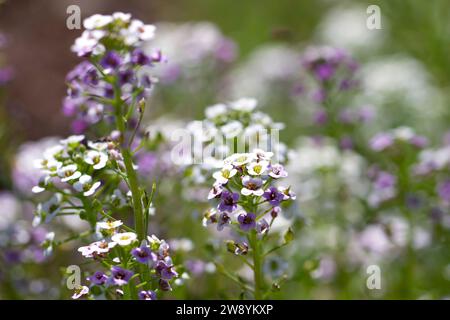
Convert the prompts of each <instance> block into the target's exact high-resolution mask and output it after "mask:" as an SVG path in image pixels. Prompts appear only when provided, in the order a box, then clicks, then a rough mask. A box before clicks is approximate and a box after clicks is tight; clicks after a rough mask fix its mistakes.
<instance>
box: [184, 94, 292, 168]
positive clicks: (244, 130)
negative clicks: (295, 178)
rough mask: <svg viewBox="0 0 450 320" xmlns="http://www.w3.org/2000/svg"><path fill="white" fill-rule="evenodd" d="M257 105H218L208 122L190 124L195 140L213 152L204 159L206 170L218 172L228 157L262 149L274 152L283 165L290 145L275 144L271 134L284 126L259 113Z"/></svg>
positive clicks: (253, 101) (211, 109)
mask: <svg viewBox="0 0 450 320" xmlns="http://www.w3.org/2000/svg"><path fill="white" fill-rule="evenodd" d="M257 104H258V103H257V100H256V99H253V98H241V99H238V100H236V101H232V102H229V103H219V104H215V105H212V106H209V107H208V108H206V110H205V116H206V119H205V120H204V121H192V122H191V123H189V124H188V126H187V128H188V130H189V131H190V132H191V134H192V136H193V139H194V140H195V141H200V142H202V146H203V147H205V148H206V147H209V148H210V149H211V155H210V156H209V154H207V155H206V158H203V162H202V163H203V165H204V166H203V167H204V168H209V169H211V168H215V167H216V168H217V166H218V165H220V164H221V162H222V161H223V159H224V158H225V157H227V156H229V155H231V154H233V153H236V152H242V151H248V150H249V149H253V148H258V147H259V148H261V149H265V150H267V151H271V152H273V154H274V155H275V156H276V157H277V159H278V160H279V161H280V162H284V161H285V157H286V145H284V144H283V143H281V142H278V141H271V134H272V133H273V132H274V131H277V130H281V129H283V128H284V125H283V124H282V123H278V122H274V121H273V120H272V118H271V117H270V116H269V115H267V114H265V113H263V112H261V111H256V108H257ZM274 142H275V143H274ZM252 143H253V145H252ZM213 155H214V156H213ZM220 157H221V158H220ZM218 158H219V159H218Z"/></svg>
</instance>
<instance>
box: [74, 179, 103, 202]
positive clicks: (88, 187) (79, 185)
mask: <svg viewBox="0 0 450 320" xmlns="http://www.w3.org/2000/svg"><path fill="white" fill-rule="evenodd" d="M100 184H101V183H100V182H99V181H97V182H95V183H94V184H93V183H92V177H91V176H88V175H86V174H85V175H82V176H81V177H80V178H79V179H78V181H77V182H75V184H74V185H73V187H74V188H75V190H76V191H78V192H83V195H84V196H86V197H89V196H91V195H93V194H94V193H95V191H96V190H97V189H98V188H99V187H100Z"/></svg>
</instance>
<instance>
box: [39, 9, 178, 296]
mask: <svg viewBox="0 0 450 320" xmlns="http://www.w3.org/2000/svg"><path fill="white" fill-rule="evenodd" d="M84 26H85V28H86V29H87V30H86V31H84V32H83V34H82V36H81V37H80V38H78V39H77V40H76V41H75V44H74V46H73V47H72V50H73V51H75V52H77V53H78V55H79V56H81V57H84V58H85V59H86V60H85V61H83V62H82V63H81V64H79V65H78V66H77V67H76V68H75V69H74V70H73V71H72V72H70V73H69V75H68V77H67V80H68V86H69V90H68V96H67V98H66V99H65V101H64V110H65V112H66V114H69V115H76V116H77V119H78V121H81V122H82V123H83V126H82V127H83V129H84V128H85V125H92V124H96V123H98V124H101V125H102V126H103V128H99V129H98V128H96V129H98V130H96V131H97V132H109V133H108V134H107V135H106V136H104V137H102V138H101V139H98V140H94V141H92V140H88V139H87V138H86V137H85V136H84V135H73V136H70V137H68V138H67V139H63V140H61V141H60V144H58V145H56V146H54V147H51V148H49V149H47V150H46V151H45V152H44V158H43V159H41V160H39V161H37V166H38V167H39V168H40V169H41V171H42V173H43V175H42V177H41V179H40V182H39V184H38V185H36V186H35V187H34V188H33V192H35V193H42V192H46V193H50V194H51V197H50V199H49V200H47V201H45V202H42V203H39V204H38V205H37V209H36V218H35V221H34V223H35V224H36V225H37V224H39V223H49V222H50V221H51V220H52V219H54V218H56V217H59V216H63V215H78V216H79V217H80V218H81V219H82V220H86V221H88V222H89V225H90V228H89V230H87V231H85V232H83V233H80V234H78V235H76V236H74V237H70V238H69V239H65V240H59V241H56V240H55V239H54V238H55V234H54V233H52V234H51V237H48V238H47V240H46V241H45V243H44V247H45V248H46V249H47V253H49V252H51V249H52V248H53V247H54V246H57V245H60V244H63V243H65V242H67V241H70V240H73V239H78V238H86V237H94V238H96V239H95V240H96V241H95V242H93V243H91V244H89V245H87V246H83V247H80V248H79V249H78V251H79V252H80V253H81V254H82V255H83V256H84V257H86V258H92V259H94V260H95V261H98V262H99V263H101V265H102V266H103V267H104V268H106V269H107V270H108V272H109V274H108V275H107V274H106V273H104V272H102V271H96V272H95V273H94V274H93V275H91V276H90V277H88V280H89V282H90V283H91V286H90V288H88V287H87V286H79V287H78V288H77V289H76V292H75V293H74V295H73V298H75V299H76V298H79V297H81V296H84V295H89V296H90V297H99V296H102V297H106V298H117V297H121V298H125V299H130V298H140V299H150V300H153V299H155V298H156V291H158V290H160V291H168V290H171V286H170V280H172V279H173V278H175V277H177V275H178V274H177V272H176V271H175V270H174V265H173V262H172V259H171V258H170V255H169V245H168V244H167V243H166V242H165V241H164V240H159V239H158V238H157V237H156V236H154V235H153V236H151V237H149V236H148V234H147V233H148V224H149V221H148V218H149V212H150V207H151V203H152V198H153V193H154V190H155V187H154V186H153V188H152V191H151V193H149V192H147V191H146V190H145V188H143V187H141V186H140V185H139V180H138V175H137V173H136V169H137V167H136V165H135V164H134V160H133V157H134V154H135V152H136V149H137V148H138V147H139V146H137V145H136V141H135V139H136V138H137V137H138V138H139V139H141V137H140V131H139V129H140V128H139V125H140V120H141V119H142V114H143V112H144V107H145V101H144V100H143V98H145V97H146V96H147V95H148V94H149V92H150V91H149V90H150V88H151V87H152V85H153V83H154V82H155V80H153V79H151V78H150V76H149V75H148V74H141V73H140V70H141V68H142V67H145V66H147V67H151V66H152V65H153V63H156V62H158V61H159V60H160V58H161V56H160V54H159V52H158V53H157V54H156V55H155V56H152V57H150V56H148V55H146V54H144V53H143V52H142V50H141V49H140V46H141V45H142V43H143V41H147V40H150V39H152V38H153V35H154V29H155V28H154V27H153V26H151V25H144V24H143V23H142V22H141V21H139V20H134V19H131V15H129V14H123V13H115V14H113V15H112V16H103V15H94V16H92V17H90V18H87V19H85V21H84ZM136 117H138V119H136ZM100 120H101V121H100ZM107 120H109V121H107ZM136 120H137V121H136ZM105 124H107V125H105ZM74 129H76V131H78V129H80V127H78V128H74ZM119 212H121V213H122V214H125V217H126V214H127V213H130V212H131V213H132V216H133V218H134V228H132V227H129V226H127V225H126V224H125V223H123V222H122V221H121V220H120V219H118V218H117V214H118V213H119ZM114 215H116V217H114Z"/></svg>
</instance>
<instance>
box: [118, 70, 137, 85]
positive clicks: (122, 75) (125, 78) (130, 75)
mask: <svg viewBox="0 0 450 320" xmlns="http://www.w3.org/2000/svg"><path fill="white" fill-rule="evenodd" d="M133 81H135V75H134V71H133V70H131V69H126V70H123V71H120V72H119V83H120V85H121V86H123V85H124V84H128V83H132V82H133Z"/></svg>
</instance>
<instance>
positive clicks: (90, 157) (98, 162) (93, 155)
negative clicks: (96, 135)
mask: <svg viewBox="0 0 450 320" xmlns="http://www.w3.org/2000/svg"><path fill="white" fill-rule="evenodd" d="M84 162H86V163H87V164H90V165H92V166H93V168H94V169H95V170H99V169H102V168H104V167H105V166H106V163H107V162H108V155H107V154H106V153H104V152H99V151H95V150H90V151H88V153H87V154H86V156H85V157H84Z"/></svg>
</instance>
